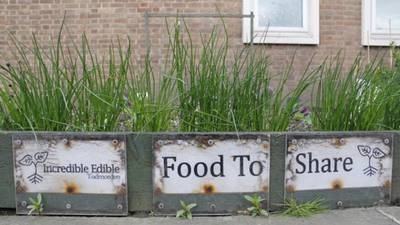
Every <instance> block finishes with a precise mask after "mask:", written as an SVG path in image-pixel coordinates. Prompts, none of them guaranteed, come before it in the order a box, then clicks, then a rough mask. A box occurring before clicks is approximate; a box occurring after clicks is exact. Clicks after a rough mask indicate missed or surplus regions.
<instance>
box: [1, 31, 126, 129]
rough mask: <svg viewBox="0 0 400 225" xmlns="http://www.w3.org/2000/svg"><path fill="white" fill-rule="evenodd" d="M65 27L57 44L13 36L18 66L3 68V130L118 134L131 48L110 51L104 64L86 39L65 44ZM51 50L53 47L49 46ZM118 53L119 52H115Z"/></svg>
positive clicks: (34, 37)
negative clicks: (27, 41) (70, 44)
mask: <svg viewBox="0 0 400 225" xmlns="http://www.w3.org/2000/svg"><path fill="white" fill-rule="evenodd" d="M62 31H63V24H62V26H61V29H60V32H59V34H58V37H57V40H56V42H55V43H53V42H51V44H49V45H48V44H47V43H46V45H44V46H42V45H41V44H40V43H39V42H38V41H37V39H36V36H35V34H33V35H32V47H29V46H26V45H24V44H23V43H21V42H19V41H18V40H17V38H16V37H15V36H13V35H11V40H12V42H13V44H12V49H13V50H14V51H12V52H13V54H14V58H15V59H14V61H15V63H7V64H6V65H3V66H1V67H0V82H1V83H0V86H2V89H0V102H1V106H0V110H1V112H2V114H3V116H4V119H3V120H4V121H3V126H2V128H3V129H13V130H32V131H117V130H119V126H120V117H121V114H122V113H123V112H124V109H125V106H126V99H125V97H124V93H125V92H126V90H127V88H126V82H127V74H128V70H129V68H130V66H129V65H130V57H131V54H132V53H131V46H130V43H129V42H128V44H127V45H128V46H127V47H126V48H125V47H123V46H122V45H121V43H120V42H118V46H116V47H115V46H113V45H112V46H111V47H110V49H109V52H108V60H106V61H100V60H99V59H98V57H97V56H96V55H95V54H94V53H93V52H92V50H91V48H90V46H89V42H88V39H87V38H86V36H85V35H82V40H81V43H80V45H77V44H75V43H74V44H73V47H70V46H68V45H64V44H63V42H62V39H63V34H62ZM47 45H48V46H47ZM115 49H116V50H115Z"/></svg>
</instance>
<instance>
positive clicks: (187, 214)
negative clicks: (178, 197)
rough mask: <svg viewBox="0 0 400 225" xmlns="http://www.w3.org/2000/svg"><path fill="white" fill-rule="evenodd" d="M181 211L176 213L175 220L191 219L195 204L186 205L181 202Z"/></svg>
mask: <svg viewBox="0 0 400 225" xmlns="http://www.w3.org/2000/svg"><path fill="white" fill-rule="evenodd" d="M181 206H182V209H180V210H178V211H177V212H176V218H182V219H189V220H191V219H192V217H193V216H192V209H193V208H194V207H196V206H197V204H196V203H191V204H186V203H185V202H184V201H181Z"/></svg>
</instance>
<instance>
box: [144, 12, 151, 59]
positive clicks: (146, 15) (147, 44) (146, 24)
mask: <svg viewBox="0 0 400 225" xmlns="http://www.w3.org/2000/svg"><path fill="white" fill-rule="evenodd" d="M149 20H150V18H149V12H148V11H146V12H144V32H145V39H146V40H145V47H146V53H147V55H149V53H150V28H149V26H150V24H149Z"/></svg>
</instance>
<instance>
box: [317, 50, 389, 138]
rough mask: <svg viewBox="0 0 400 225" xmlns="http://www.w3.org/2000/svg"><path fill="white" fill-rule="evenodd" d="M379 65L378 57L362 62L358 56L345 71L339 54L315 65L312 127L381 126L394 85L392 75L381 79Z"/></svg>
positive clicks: (338, 129) (374, 128) (369, 127)
mask: <svg viewBox="0 0 400 225" xmlns="http://www.w3.org/2000/svg"><path fill="white" fill-rule="evenodd" d="M380 65H382V60H381V59H380V58H375V59H374V60H373V61H372V62H371V63H368V64H366V63H364V62H363V61H362V58H361V57H360V56H358V57H357V58H356V59H355V60H354V62H353V64H352V66H351V69H350V70H349V71H348V72H347V73H345V72H344V71H345V70H344V69H343V59H342V57H341V56H340V54H338V55H337V56H336V57H334V58H331V59H327V60H326V61H325V62H324V63H323V64H322V65H321V66H320V68H319V69H318V74H319V78H320V79H319V81H318V82H316V83H315V85H314V88H313V94H312V95H313V97H312V122H313V128H314V129H315V130H325V131H354V130H360V131H361V130H381V129H385V126H384V117H385V113H386V110H387V109H386V108H387V106H388V101H389V100H390V99H392V96H393V88H394V86H393V82H392V81H393V80H392V78H390V79H388V80H385V82H381V80H382V77H381V76H380V74H381V70H380ZM389 126H391V125H389Z"/></svg>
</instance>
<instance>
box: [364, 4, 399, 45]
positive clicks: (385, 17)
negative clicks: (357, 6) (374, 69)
mask: <svg viewBox="0 0 400 225" xmlns="http://www.w3.org/2000/svg"><path fill="white" fill-rule="evenodd" d="M399 9H400V1H399V0H363V26H362V27H363V29H362V30H363V32H362V41H363V45H376V46H387V45H390V44H391V43H392V42H394V43H395V44H396V45H399V44H400V10H399Z"/></svg>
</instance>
